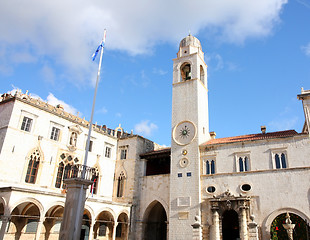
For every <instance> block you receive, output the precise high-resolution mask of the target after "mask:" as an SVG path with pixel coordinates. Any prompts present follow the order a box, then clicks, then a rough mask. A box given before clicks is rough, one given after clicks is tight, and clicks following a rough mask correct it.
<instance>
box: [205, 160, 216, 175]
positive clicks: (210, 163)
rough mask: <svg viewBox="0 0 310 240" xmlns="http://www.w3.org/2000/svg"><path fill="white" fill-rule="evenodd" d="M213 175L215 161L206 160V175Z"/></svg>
mask: <svg viewBox="0 0 310 240" xmlns="http://www.w3.org/2000/svg"><path fill="white" fill-rule="evenodd" d="M214 173H215V161H214V160H207V161H206V174H207V175H208V174H214Z"/></svg>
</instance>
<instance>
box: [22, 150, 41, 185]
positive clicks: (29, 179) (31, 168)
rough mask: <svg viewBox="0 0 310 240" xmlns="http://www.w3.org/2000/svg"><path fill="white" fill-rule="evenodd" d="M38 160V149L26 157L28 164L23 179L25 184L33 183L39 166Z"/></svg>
mask: <svg viewBox="0 0 310 240" xmlns="http://www.w3.org/2000/svg"><path fill="white" fill-rule="evenodd" d="M40 158H41V156H40V151H39V149H35V150H34V151H33V153H32V154H31V155H30V156H29V157H28V159H29V162H28V169H27V174H26V178H25V182H26V183H35V181H36V178H37V173H38V168H39V164H40Z"/></svg>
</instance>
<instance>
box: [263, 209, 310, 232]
mask: <svg viewBox="0 0 310 240" xmlns="http://www.w3.org/2000/svg"><path fill="white" fill-rule="evenodd" d="M286 212H289V213H293V214H295V215H297V216H299V217H301V218H302V219H304V220H306V221H307V222H310V218H309V217H308V216H307V215H306V214H304V213H303V212H301V211H299V210H298V209H295V208H281V209H277V210H275V211H273V212H272V213H270V214H269V215H268V216H267V217H266V219H265V220H264V221H263V223H262V227H264V229H262V230H263V231H264V232H265V233H267V235H268V236H270V227H271V224H272V222H273V220H274V219H275V218H276V217H277V216H278V215H281V214H283V213H286Z"/></svg>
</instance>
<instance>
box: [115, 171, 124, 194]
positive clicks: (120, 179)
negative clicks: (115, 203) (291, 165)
mask: <svg viewBox="0 0 310 240" xmlns="http://www.w3.org/2000/svg"><path fill="white" fill-rule="evenodd" d="M124 185H125V174H124V173H123V172H121V174H120V175H119V177H118V179H117V193H116V196H117V197H123V195H124Z"/></svg>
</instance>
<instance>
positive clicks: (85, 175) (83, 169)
mask: <svg viewBox="0 0 310 240" xmlns="http://www.w3.org/2000/svg"><path fill="white" fill-rule="evenodd" d="M95 175H96V174H95V168H92V167H88V166H85V165H82V164H75V165H67V166H66V168H65V173H64V178H63V179H69V178H79V179H83V180H89V181H92V180H93V179H92V178H93V177H94V176H95Z"/></svg>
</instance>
